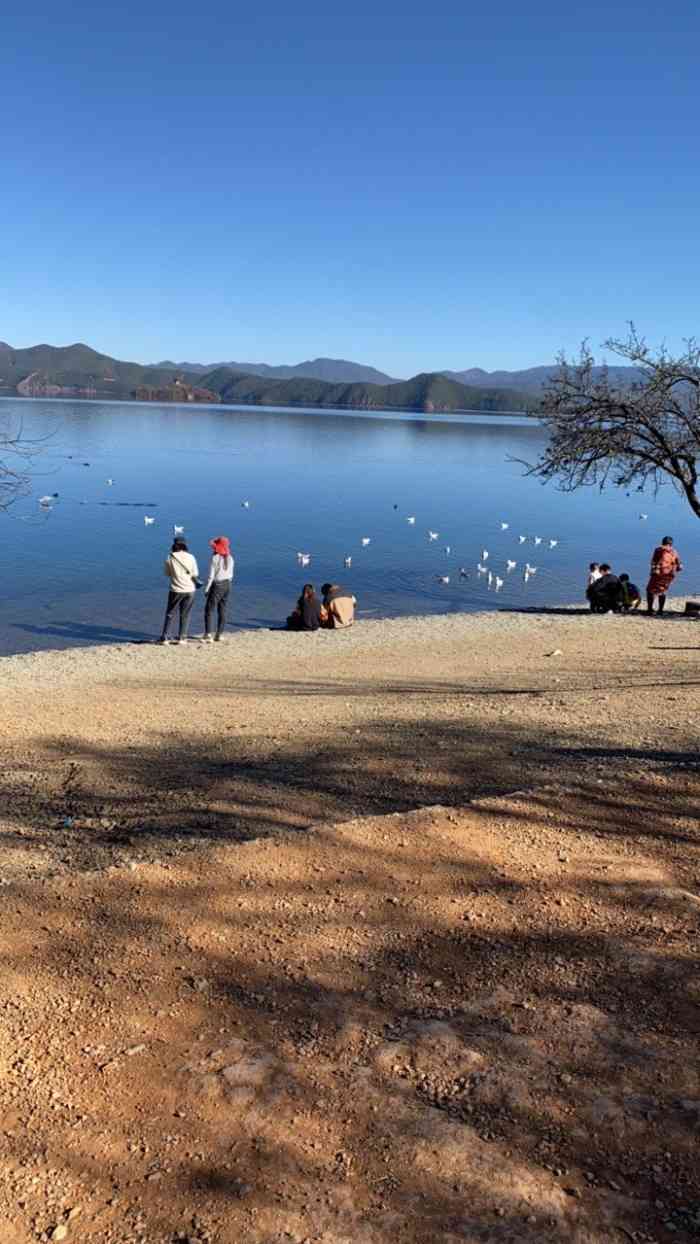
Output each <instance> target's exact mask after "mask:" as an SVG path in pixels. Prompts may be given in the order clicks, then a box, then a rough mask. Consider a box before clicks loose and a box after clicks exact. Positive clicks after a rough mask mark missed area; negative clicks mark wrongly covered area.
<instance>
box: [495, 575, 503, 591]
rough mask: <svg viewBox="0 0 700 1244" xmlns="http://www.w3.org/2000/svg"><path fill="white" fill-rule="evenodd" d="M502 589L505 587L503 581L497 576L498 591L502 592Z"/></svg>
mask: <svg viewBox="0 0 700 1244" xmlns="http://www.w3.org/2000/svg"><path fill="white" fill-rule="evenodd" d="M502 587H503V579H499V577H498V575H496V591H497V592H500V590H501V588H502Z"/></svg>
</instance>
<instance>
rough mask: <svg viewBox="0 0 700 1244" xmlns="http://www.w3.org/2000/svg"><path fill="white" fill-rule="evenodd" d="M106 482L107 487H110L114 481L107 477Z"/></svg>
mask: <svg viewBox="0 0 700 1244" xmlns="http://www.w3.org/2000/svg"><path fill="white" fill-rule="evenodd" d="M106 483H107V487H108V488H111V487H112V485H113V483H114V480H113V479H108V480H107V481H106Z"/></svg>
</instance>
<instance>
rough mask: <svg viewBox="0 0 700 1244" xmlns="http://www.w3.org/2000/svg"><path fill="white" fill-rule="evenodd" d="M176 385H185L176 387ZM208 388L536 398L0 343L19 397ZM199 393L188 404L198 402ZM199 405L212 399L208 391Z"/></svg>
mask: <svg viewBox="0 0 700 1244" xmlns="http://www.w3.org/2000/svg"><path fill="white" fill-rule="evenodd" d="M176 380H180V381H182V386H178V385H175V384H174V382H175V381H176ZM188 387H190V388H191V389H192V390H205V391H207V390H208V391H209V392H210V393H212V394H215V395H217V397H218V398H219V400H221V401H223V402H226V403H229V404H231V405H235V404H245V405H264V406H314V407H323V408H341V409H343V408H344V409H348V410H418V411H425V412H426V413H430V412H432V411H448V412H449V411H453V412H454V411H461V410H481V411H499V410H500V411H509V410H511V411H517V410H526V409H528V408H529V407H532V406H533V404H535V405H536V401H534V399H533V397H532V395H531V394H527V393H524V392H521V391H519V390H517V389H513V388H507V389H506V388H499V387H497V386H495V385H469V386H467V385H464V384H461V383H460V382H459V381H458V380H456V379H453V378H452V377H449V376H446V375H444V373H440V372H425V373H422V374H421V375H418V376H414V377H413V378H412V379H411V380H398V381H392V382H390V383H388V384H374V383H370V382H368V381H360V382H357V381H355V382H351V383H348V382H330V381H327V380H323V379H315V378H313V377H309V376H300V375H295V376H292V377H291V378H288V379H284V378H278V377H274V376H260V375H249V374H247V373H245V372H242V371H239V370H234V369H232V368H230V367H227V366H223V367H217V368H214V369H213V370H211V371H209V372H205V373H202V372H200V371H197V372H195V373H191V372H183V370H182V369H181V368H179V367H176V366H175V365H174V364H163V365H158V366H149V365H145V364H143V363H128V362H123V361H121V360H119V359H114V358H110V357H109V355H106V354H99V353H98V352H97V351H96V350H92V349H91V348H90V346H86V345H83V344H81V343H77V344H76V345H72V346H60V347H59V346H49V345H38V346H31V347H30V348H28V349H25V350H15V349H13V347H12V346H9V345H7V344H5V343H0V390H2V391H4V392H14V393H19V394H20V395H21V396H25V397H32V396H41V395H46V396H54V395H55V396H63V395H65V396H77V397H99V398H114V399H118V400H122V401H125V400H129V399H132V398H135V397H137V396H138V397H139V398H144V397H145V398H152V399H153V400H157V401H162V400H173V401H175V400H182V396H181V395H182V393H183V388H184V390H186V389H187V388H188ZM194 396H195V394H194V393H193V394H192V395H191V396H190V400H192V397H194ZM196 400H206V392H205V393H204V394H201V393H198V394H197V396H196Z"/></svg>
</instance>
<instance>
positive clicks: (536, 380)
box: [443, 363, 638, 394]
mask: <svg viewBox="0 0 700 1244" xmlns="http://www.w3.org/2000/svg"><path fill="white" fill-rule="evenodd" d="M602 370H603V368H602V367H596V368H594V372H596V373H598V374H600V373H601V372H602ZM557 371H558V367H557V364H556V363H549V364H547V365H546V366H544V367H527V368H526V369H525V370H524V371H484V370H483V368H482V367H468V368H467V369H466V371H446V372H443V375H444V376H450V377H451V379H453V380H457V381H458V382H459V383H460V384H467V385H472V384H475V385H488V386H489V387H490V388H496V389H519V390H520V392H521V393H537V394H540V393H541V392H542V386H543V385H545V384H546V383H547V382H548V381H549V380H551V378H552V376H553V375H555V373H556V372H557ZM608 375H609V377H610V379H611V380H612V381H613V382H614V383H616V384H620V385H622V386H624V385H627V384H630V383H631V381H632V380H634V379H635V377H636V376H637V375H638V372H637V369H636V368H635V367H608Z"/></svg>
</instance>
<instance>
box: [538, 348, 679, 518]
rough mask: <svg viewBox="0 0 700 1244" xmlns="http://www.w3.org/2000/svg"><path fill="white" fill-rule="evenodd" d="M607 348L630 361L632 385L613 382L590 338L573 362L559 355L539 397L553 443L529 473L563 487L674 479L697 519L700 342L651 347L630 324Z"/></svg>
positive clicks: (635, 484)
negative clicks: (676, 349)
mask: <svg viewBox="0 0 700 1244" xmlns="http://www.w3.org/2000/svg"><path fill="white" fill-rule="evenodd" d="M604 348H605V349H606V350H608V351H610V352H611V353H612V354H615V355H617V356H618V357H619V358H622V359H625V360H626V362H627V363H629V364H631V365H632V367H633V368H634V369H635V370H634V371H633V372H632V377H633V379H632V382H631V383H630V384H629V385H628V386H624V387H623V386H622V385H620V384H613V383H611V380H610V376H609V374H608V371H607V368H606V367H603V368H600V367H596V365H595V360H594V358H593V355H592V354H591V351H590V348H589V346H588V343H587V342H584V344H583V345H582V347H581V352H580V355H579V358H578V360H576V361H575V362H571V363H570V362H568V361H567V359H566V357H565V356H564V355H562V356H561V357H560V358H559V360H558V362H559V370H558V372H557V373H555V375H554V376H553V378H552V379H551V380H550V381H549V383H548V384H547V386H546V387H545V390H544V395H543V399H542V409H541V416H542V419H543V421H544V423H545V426H546V427H547V428H548V430H549V434H550V436H549V442H548V445H547V448H546V449H545V451H544V453H543V454H542V456H541V457H540V459H539V461H538V462H537V463H536V464H534V465H532V464H525V465H527V466H528V474H529V475H536V476H539V477H540V479H543V480H556V481H557V483H558V485H559V487H560V488H562V489H563V490H564V491H565V492H573V491H574V489H576V488H581V487H584V486H586V485H596V486H597V487H599V488H600V489H601V490H602V489H603V488H604V487H605V486H606V485H607V484H614V485H616V486H618V487H622V488H630V487H636V488H637V489H638V490H639V491H641V490H642V489H643V488H644V487H645V486H646V485H651V486H652V487H653V488H654V489H655V490H658V488H659V487H660V486H661V484H662V483H664V482H667V481H668V480H670V481H671V482H672V483H673V484H674V486H675V487H676V488H677V489H678V491H679V492H681V493H682V494H683V496H684V497H685V498H686V500H687V502H688V504H689V506H690V508H691V509H692V510H693V513H694V514H696V515H697V517H698V518H700V496H698V454H700V346H698V345H697V343H696V342H695V341H694V340H689V341H687V342H686V343H685V349H684V351H683V352H682V353H681V354H680V355H678V356H674V355H672V354H670V353H669V351H668V350H667V349H666V348H665V347H661V348H659V349H657V350H652V349H650V347H649V346H648V345H647V344H646V341H645V340H644V339H643V338H641V337H639V336H638V334H637V332H636V330H635V328H634V325H633V324H631V325H630V330H629V334H628V337H627V339H626V340H624V341H618V340H615V339H612V340H609V341H606V342H605V345H604Z"/></svg>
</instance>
